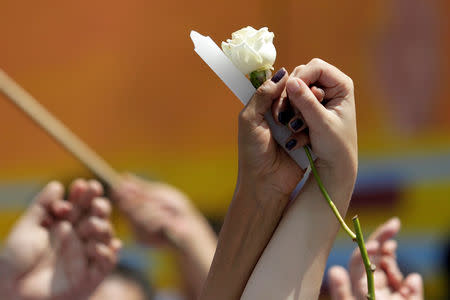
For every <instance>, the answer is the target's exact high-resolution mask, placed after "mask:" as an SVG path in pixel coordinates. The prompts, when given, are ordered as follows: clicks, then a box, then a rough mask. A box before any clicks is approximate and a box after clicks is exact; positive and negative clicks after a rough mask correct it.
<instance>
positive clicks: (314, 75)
mask: <svg viewBox="0 0 450 300" xmlns="http://www.w3.org/2000/svg"><path fill="white" fill-rule="evenodd" d="M292 76H295V77H298V78H300V79H301V80H303V81H304V82H305V83H306V84H307V85H308V86H310V85H312V84H314V83H319V85H320V86H322V87H323V88H324V89H325V93H326V90H327V89H328V90H330V89H336V88H338V89H342V88H344V89H345V90H347V91H349V90H351V88H352V87H353V81H352V79H351V78H350V77H349V76H347V75H345V74H344V73H343V72H342V71H341V70H339V69H338V68H336V67H335V66H333V65H331V64H329V63H327V62H325V61H323V60H321V59H319V58H314V59H312V60H311V61H310V62H309V63H308V64H306V65H301V66H298V67H296V68H295V69H294V71H293V72H292Z"/></svg>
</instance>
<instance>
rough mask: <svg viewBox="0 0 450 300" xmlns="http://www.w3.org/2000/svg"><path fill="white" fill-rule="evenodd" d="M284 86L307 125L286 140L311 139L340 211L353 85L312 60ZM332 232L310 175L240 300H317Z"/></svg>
mask: <svg viewBox="0 0 450 300" xmlns="http://www.w3.org/2000/svg"><path fill="white" fill-rule="evenodd" d="M313 84H317V85H320V86H321V87H322V88H323V90H324V92H325V99H327V100H328V103H327V104H326V105H325V106H323V105H321V104H320V103H319V101H317V99H316V97H315V95H314V94H313V92H312V91H311V89H310V88H309V86H311V85H313ZM286 89H287V93H288V96H289V99H290V102H291V104H292V106H293V107H294V108H295V109H297V111H298V115H297V116H296V117H294V119H295V118H298V117H300V116H301V118H302V119H303V121H304V122H305V123H306V124H307V126H308V128H309V134H308V135H307V136H306V133H305V132H302V131H301V129H300V131H295V130H293V135H292V136H291V139H294V140H296V141H298V140H300V139H305V138H307V139H309V140H310V141H311V145H312V149H313V151H314V152H315V153H316V154H317V156H318V159H317V160H316V166H317V168H318V171H319V174H320V176H321V179H322V181H323V183H324V185H325V186H326V188H327V189H328V193H329V194H330V196H331V197H332V199H333V200H334V203H335V204H336V206H337V208H338V209H339V210H340V212H341V214H342V215H345V213H346V210H347V207H348V204H349V201H350V197H351V194H352V191H353V186H354V182H355V179H356V170H357V146H356V121H355V110H354V97H353V84H352V82H351V80H350V79H349V78H348V77H347V76H346V75H344V74H343V73H342V72H341V71H339V70H338V69H337V68H335V67H333V66H331V65H329V64H327V63H325V62H323V61H321V60H317V59H315V60H312V61H311V62H310V63H308V64H307V65H303V66H300V67H298V68H297V69H296V70H295V71H294V73H293V74H292V75H291V78H290V79H289V80H288V82H287V84H286ZM275 107H283V105H279V106H277V105H276V106H275ZM291 129H292V128H291ZM298 144H300V143H297V146H296V147H294V148H293V149H295V148H297V147H298ZM338 230H339V223H338V222H337V220H336V218H335V216H334V215H333V213H332V212H331V210H330V208H329V207H328V205H327V203H326V202H325V199H324V198H323V196H322V194H321V192H320V190H319V188H318V186H317V183H316V182H315V179H314V177H312V176H311V177H310V178H309V179H308V180H307V182H306V184H305V186H304V187H303V188H302V190H301V192H300V194H299V195H298V197H297V199H296V202H295V203H294V204H293V205H292V206H291V207H290V208H289V210H288V212H287V213H286V215H285V216H284V217H283V218H282V220H281V222H280V225H279V226H278V228H277V230H276V231H275V233H274V236H273V237H272V239H271V240H270V242H269V244H268V246H267V248H266V249H265V251H264V253H263V255H262V256H261V258H260V260H259V261H258V264H257V265H256V267H255V270H254V271H253V273H252V276H251V277H250V280H249V281H248V284H247V286H246V289H245V291H244V293H243V296H242V299H260V300H263V299H280V300H283V299H308V300H309V299H317V298H318V295H319V291H320V285H321V282H322V276H323V272H324V269H325V264H326V260H327V258H328V254H329V252H330V249H331V246H332V244H333V242H334V239H335V237H336V234H337V232H338Z"/></svg>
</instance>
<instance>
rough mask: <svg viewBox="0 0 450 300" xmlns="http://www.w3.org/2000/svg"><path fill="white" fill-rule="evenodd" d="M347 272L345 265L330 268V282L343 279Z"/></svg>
mask: <svg viewBox="0 0 450 300" xmlns="http://www.w3.org/2000/svg"><path fill="white" fill-rule="evenodd" d="M347 274H348V273H347V270H346V269H345V268H344V267H341V266H332V267H331V268H330V269H329V270H328V280H330V282H337V281H342V280H343V278H345V276H347Z"/></svg>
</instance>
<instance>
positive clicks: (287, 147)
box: [285, 139, 297, 150]
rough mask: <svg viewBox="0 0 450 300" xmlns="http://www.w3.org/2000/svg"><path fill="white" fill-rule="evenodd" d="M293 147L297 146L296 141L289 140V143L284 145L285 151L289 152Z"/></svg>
mask: <svg viewBox="0 0 450 300" xmlns="http://www.w3.org/2000/svg"><path fill="white" fill-rule="evenodd" d="M295 145H297V140H294V139H292V140H290V141H289V142H287V143H286V146H285V147H286V149H288V150H291V149H292V148H294V147H295Z"/></svg>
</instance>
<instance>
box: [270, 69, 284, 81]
mask: <svg viewBox="0 0 450 300" xmlns="http://www.w3.org/2000/svg"><path fill="white" fill-rule="evenodd" d="M284 74H286V70H285V69H284V68H281V69H279V70H278V71H277V72H276V73H275V75H273V77H272V81H273V82H275V83H277V82H278V81H280V80H281V78H283V77H284Z"/></svg>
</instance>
